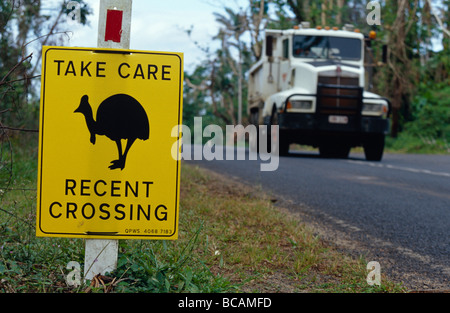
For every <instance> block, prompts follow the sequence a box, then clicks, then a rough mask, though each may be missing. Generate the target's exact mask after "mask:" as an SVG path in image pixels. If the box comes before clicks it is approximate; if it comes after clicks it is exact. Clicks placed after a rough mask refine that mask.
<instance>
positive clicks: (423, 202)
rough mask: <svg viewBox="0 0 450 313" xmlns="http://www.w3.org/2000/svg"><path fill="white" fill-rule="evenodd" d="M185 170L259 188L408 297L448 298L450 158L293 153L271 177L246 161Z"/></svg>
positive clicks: (255, 163)
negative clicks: (411, 293)
mask: <svg viewBox="0 0 450 313" xmlns="http://www.w3.org/2000/svg"><path fill="white" fill-rule="evenodd" d="M185 151H188V150H185ZM235 159H236V157H235ZM187 162H189V163H191V164H198V165H200V166H202V167H205V168H208V169H212V170H214V171H216V172H218V173H222V174H226V175H229V176H232V177H233V178H235V179H236V180H239V181H241V182H244V183H247V184H250V185H254V186H256V187H258V188H262V189H263V190H264V191H266V192H268V193H270V194H271V196H272V198H274V199H276V200H277V201H276V203H277V204H278V205H280V206H283V207H285V208H288V209H290V210H291V211H292V212H295V213H297V214H298V215H299V216H300V218H301V219H302V220H303V221H304V222H306V223H307V224H311V225H312V226H314V228H315V229H316V230H317V232H318V233H320V235H321V237H322V238H324V239H326V240H329V241H330V242H333V243H336V244H337V245H338V247H341V248H342V249H344V250H345V251H349V252H350V253H352V254H354V255H356V256H359V255H362V256H364V258H365V259H366V260H367V261H377V262H379V263H380V266H381V272H382V274H383V273H385V274H387V275H389V277H390V278H391V279H394V280H396V281H399V282H403V284H404V285H405V286H406V287H408V288H410V289H414V290H450V156H442V155H407V154H385V155H384V158H383V160H382V161H381V162H368V161H366V160H365V159H364V156H363V154H358V153H351V154H350V157H349V158H348V159H324V158H320V157H319V155H318V153H316V152H291V154H290V156H287V157H280V159H279V164H278V165H279V166H278V169H277V170H276V171H271V172H268V171H266V172H263V171H261V170H260V169H261V168H260V164H261V163H262V161H261V160H249V157H248V155H246V158H245V160H241V161H237V160H234V161H230V160H228V161H218V160H214V161H206V160H195V161H194V160H192V161H187ZM267 162H268V161H266V162H265V163H267Z"/></svg>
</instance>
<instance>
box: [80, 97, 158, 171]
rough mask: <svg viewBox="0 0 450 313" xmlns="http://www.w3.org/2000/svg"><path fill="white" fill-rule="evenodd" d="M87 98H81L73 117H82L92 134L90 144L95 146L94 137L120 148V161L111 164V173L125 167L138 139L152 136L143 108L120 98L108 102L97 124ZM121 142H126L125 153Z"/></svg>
mask: <svg viewBox="0 0 450 313" xmlns="http://www.w3.org/2000/svg"><path fill="white" fill-rule="evenodd" d="M88 100H89V98H88V96H87V95H84V96H83V97H81V101H80V105H79V107H78V108H77V109H76V110H75V112H74V113H76V112H78V113H82V114H83V115H84V117H85V119H86V124H87V127H88V129H89V132H90V133H91V143H92V144H95V135H105V136H106V137H108V138H109V139H111V140H112V141H114V142H115V143H116V144H117V150H118V151H119V159H117V160H114V161H111V165H110V166H109V168H110V169H116V168H120V169H121V170H123V169H124V167H125V161H126V158H127V154H128V151H129V150H130V148H131V145H132V144H133V143H134V141H135V140H136V139H142V140H147V139H148V137H149V133H150V127H149V123H148V118H147V114H146V113H145V110H144V108H143V107H142V105H141V104H140V103H139V102H138V101H137V100H136V99H134V98H133V97H131V96H129V95H126V94H117V95H113V96H111V97H109V98H106V99H105V100H104V101H103V102H102V103H101V104H100V106H99V107H98V109H97V117H96V120H95V121H94V116H93V114H92V108H91V105H90V104H89V101H88ZM121 139H126V140H127V145H126V147H125V151H124V152H123V153H122V144H121Z"/></svg>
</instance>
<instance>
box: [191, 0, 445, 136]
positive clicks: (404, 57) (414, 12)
mask: <svg viewBox="0 0 450 313" xmlns="http://www.w3.org/2000/svg"><path fill="white" fill-rule="evenodd" d="M430 3H432V4H433V8H432V7H431V6H430ZM380 4H381V25H372V26H370V25H368V23H367V21H366V17H367V15H368V13H369V12H370V9H368V8H367V7H366V6H367V1H363V0H355V1H341V0H323V1H314V0H308V1H299V0H271V1H269V0H267V1H249V4H248V7H247V8H244V9H242V8H240V9H237V10H232V9H230V8H229V7H225V8H224V9H223V13H222V12H218V13H217V14H216V17H217V18H218V19H217V20H218V22H219V23H220V25H222V28H221V29H220V31H219V34H218V35H217V36H215V37H214V40H219V41H220V42H221V43H222V44H221V48H219V49H218V50H217V51H214V52H211V51H209V53H208V55H207V60H205V61H204V62H203V63H202V64H201V65H199V67H198V68H197V69H195V71H194V73H193V74H192V77H195V78H196V79H195V81H196V82H195V83H192V84H191V83H189V79H191V76H189V75H186V77H187V78H188V83H187V86H186V89H185V91H186V93H185V103H187V106H186V110H188V111H189V112H190V113H189V114H188V115H186V118H187V119H185V121H187V123H189V120H190V119H191V118H192V115H191V114H192V113H193V112H192V109H191V107H192V105H193V103H196V102H195V100H194V98H195V97H198V96H200V97H201V105H202V107H201V108H200V109H199V110H197V112H202V114H206V115H209V116H215V117H216V118H218V119H219V120H221V121H222V123H225V124H230V123H233V124H235V123H236V122H237V120H238V112H239V106H237V105H236V104H237V103H238V100H239V93H238V91H239V90H240V88H238V82H239V80H240V79H243V81H244V82H245V81H247V80H248V78H247V77H246V71H247V70H248V69H249V68H250V66H251V64H253V63H254V62H256V61H257V60H258V58H259V57H260V54H258V53H254V52H255V51H260V48H261V44H262V39H263V32H264V29H265V28H266V27H267V28H274V29H287V28H291V27H292V26H293V25H295V24H299V23H301V22H302V21H309V22H311V24H312V26H315V25H322V26H324V25H329V26H338V27H341V26H343V25H344V24H347V23H350V24H353V25H355V27H357V28H359V29H360V30H361V32H362V33H364V34H367V33H368V32H369V31H370V30H375V31H376V32H377V40H375V41H373V42H372V51H373V53H374V56H375V60H381V55H382V51H383V49H382V45H383V44H387V46H388V58H387V64H385V65H384V66H377V67H375V68H373V81H372V90H373V91H374V92H376V93H378V94H381V95H383V96H385V97H387V98H389V99H391V102H392V105H393V112H392V123H391V125H392V132H391V134H392V136H393V137H397V135H398V133H399V132H400V131H402V130H404V129H405V130H406V129H410V128H412V129H415V131H414V132H412V133H411V135H413V134H414V135H415V136H419V135H420V136H423V134H421V133H420V128H421V127H425V126H426V125H424V124H421V123H420V122H419V120H420V119H417V118H413V116H415V115H417V114H418V107H419V106H420V105H419V104H417V101H419V102H420V103H423V102H424V101H425V100H426V101H428V100H430V96H429V95H427V90H429V89H430V88H431V90H435V91H436V92H438V91H437V90H438V89H439V86H442V84H445V83H447V84H448V77H449V70H450V58H449V42H450V38H448V36H447V35H446V33H445V32H444V31H443V29H442V26H440V25H439V23H438V21H437V18H436V16H439V18H440V19H441V20H442V22H443V25H444V27H447V28H448V25H449V12H450V10H449V6H450V1H448V0H439V1H431V2H430V1H426V0H401V1H397V0H385V1H380ZM261 5H262V7H263V8H264V10H263V11H262V10H261ZM433 9H435V10H437V15H435V14H434V13H433ZM244 38H250V40H244ZM439 42H441V43H442V46H443V48H444V49H443V50H441V51H439V52H436V51H435V46H436V43H439ZM236 47H239V51H240V52H243V53H245V52H247V55H246V57H245V58H246V59H245V61H244V63H243V67H242V72H241V73H238V72H237V71H235V70H233V69H235V68H236V65H237V64H240V62H239V54H238V53H236V51H235V49H236ZM233 50H234V53H233ZM249 52H253V53H249ZM421 85H426V86H428V87H427V88H422V87H420V86H421ZM241 88H242V90H241V95H242V99H244V101H243V104H242V112H243V123H245V122H246V121H247V115H246V114H247V112H246V110H245V108H246V103H245V99H246V98H245V94H246V89H247V86H246V84H244V85H243V86H242V87H241ZM192 90H194V91H192ZM200 90H201V91H202V93H198V91H200ZM433 97H434V96H432V97H431V98H433ZM430 101H431V100H430ZM431 103H435V104H432V105H429V106H427V108H426V111H427V112H428V113H426V114H428V115H434V116H439V115H440V114H442V113H443V112H444V113H445V112H446V108H445V103H443V102H433V101H431ZM197 105H199V104H198V103H197ZM422 114H425V111H424V112H422ZM426 119H427V120H429V118H426ZM416 122H418V123H417V124H416V126H415V127H413V126H412V124H413V123H416ZM406 124H408V126H406ZM443 125H444V123H437V124H434V126H435V127H439V128H440V129H439V130H437V131H436V132H437V133H442V132H446V131H444V129H443V128H442V127H444V126H443ZM418 139H419V140H420V137H418Z"/></svg>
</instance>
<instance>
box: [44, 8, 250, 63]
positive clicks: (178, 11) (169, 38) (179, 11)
mask: <svg viewBox="0 0 450 313" xmlns="http://www.w3.org/2000/svg"><path fill="white" fill-rule="evenodd" d="M51 1H55V0H47V1H45V0H44V3H45V2H47V4H49V3H50V2H51ZM57 2H58V3H60V1H57ZM86 2H87V3H89V5H90V7H91V9H92V10H93V14H91V15H90V16H89V18H88V20H89V24H90V25H89V26H81V25H80V24H76V23H70V26H69V28H70V30H71V31H72V32H73V36H72V38H71V39H70V40H69V41H66V43H65V45H66V46H71V47H76V46H78V47H95V46H96V45H97V28H98V10H99V3H100V0H86ZM247 2H248V0H235V1H230V0H228V1H218V0H209V1H208V0H133V7H132V17H131V38H130V49H137V50H150V51H170V52H183V53H184V64H185V70H188V71H189V70H192V69H193V68H194V66H195V65H196V64H199V62H200V61H202V60H204V59H205V57H206V55H205V53H203V52H202V51H201V50H200V49H199V48H197V47H196V46H195V44H194V41H197V42H198V43H199V45H201V46H208V45H211V44H214V45H215V46H216V47H217V45H218V43H217V42H216V43H212V37H213V36H214V35H216V34H217V31H218V23H217V22H216V21H215V17H214V15H213V12H223V9H221V8H222V7H223V6H224V5H223V4H224V3H225V5H227V6H230V7H232V8H238V3H241V6H243V7H245V6H246V5H247ZM191 26H193V30H192V34H191V38H189V36H188V35H187V34H186V31H185V30H187V29H190V28H191ZM213 50H214V49H213Z"/></svg>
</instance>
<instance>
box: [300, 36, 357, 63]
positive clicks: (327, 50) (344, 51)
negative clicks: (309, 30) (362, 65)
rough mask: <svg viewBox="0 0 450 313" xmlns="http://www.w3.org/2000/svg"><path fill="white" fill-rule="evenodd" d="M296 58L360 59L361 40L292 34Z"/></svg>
mask: <svg viewBox="0 0 450 313" xmlns="http://www.w3.org/2000/svg"><path fill="white" fill-rule="evenodd" d="M293 48H294V51H293V55H294V57H296V58H309V59H338V60H354V61H356V60H360V59H361V40H359V39H356V38H344V37H333V36H304V35H296V36H294V42H293Z"/></svg>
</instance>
